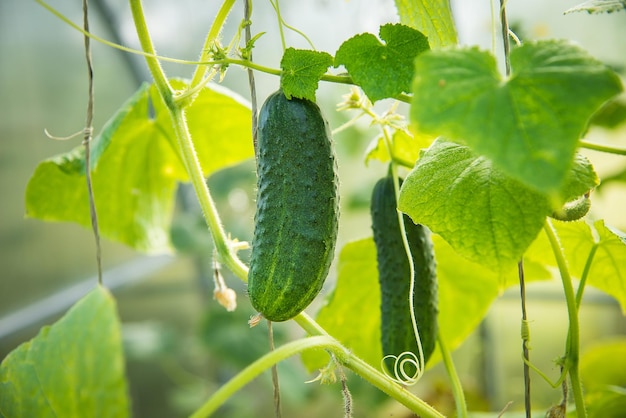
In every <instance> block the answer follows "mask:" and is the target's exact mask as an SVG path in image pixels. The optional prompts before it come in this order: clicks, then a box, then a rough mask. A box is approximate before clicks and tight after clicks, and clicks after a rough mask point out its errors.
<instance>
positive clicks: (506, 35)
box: [500, 0, 511, 76]
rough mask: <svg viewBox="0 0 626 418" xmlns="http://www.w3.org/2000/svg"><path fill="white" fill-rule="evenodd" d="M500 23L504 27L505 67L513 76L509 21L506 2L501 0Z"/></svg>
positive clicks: (507, 72)
mask: <svg viewBox="0 0 626 418" xmlns="http://www.w3.org/2000/svg"><path fill="white" fill-rule="evenodd" d="M500 21H501V25H502V42H503V43H504V66H505V70H506V75H507V76H508V75H509V74H511V57H510V55H511V44H510V42H509V21H508V19H507V17H506V0H500Z"/></svg>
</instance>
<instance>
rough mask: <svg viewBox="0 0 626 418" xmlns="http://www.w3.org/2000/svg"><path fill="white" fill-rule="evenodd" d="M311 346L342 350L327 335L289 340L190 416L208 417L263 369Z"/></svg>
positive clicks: (228, 383)
mask: <svg viewBox="0 0 626 418" xmlns="http://www.w3.org/2000/svg"><path fill="white" fill-rule="evenodd" d="M311 348H320V349H323V348H326V349H329V350H333V351H337V350H343V348H342V347H341V346H339V345H338V343H337V342H336V341H335V340H333V339H332V338H330V337H327V336H317V337H308V338H303V339H300V340H295V341H292V342H289V343H287V344H285V345H283V346H281V347H279V348H277V349H276V350H274V351H270V352H269V353H267V354H265V355H264V356H263V357H261V358H260V359H258V360H256V361H255V362H254V363H252V364H250V365H249V366H248V367H246V368H245V369H243V370H242V371H241V372H239V373H238V374H237V375H236V376H235V377H233V378H232V379H231V380H229V381H228V382H227V383H226V384H224V385H222V386H221V387H220V388H219V389H218V390H217V391H216V392H215V393H214V394H213V395H212V396H211V397H210V398H209V399H208V400H207V401H206V402H205V403H204V404H203V405H202V406H201V407H200V408H198V409H197V410H196V411H195V412H194V413H193V414H191V415H190V418H201V417H208V416H209V415H211V413H213V412H215V411H216V410H217V408H219V407H220V406H221V405H223V404H224V402H226V401H227V400H228V398H230V397H231V396H232V395H233V394H234V393H235V392H237V391H238V390H239V389H241V388H242V387H243V386H245V385H246V384H248V383H249V382H251V381H252V380H253V379H254V378H256V377H257V376H259V375H260V374H261V373H263V372H264V371H265V370H267V369H269V368H270V367H272V366H273V365H275V364H277V363H278V362H280V361H282V360H285V359H287V358H289V357H291V356H293V355H295V354H298V353H301V352H303V351H305V350H308V349H311Z"/></svg>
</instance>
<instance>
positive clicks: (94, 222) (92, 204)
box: [83, 0, 102, 285]
mask: <svg viewBox="0 0 626 418" xmlns="http://www.w3.org/2000/svg"><path fill="white" fill-rule="evenodd" d="M83 27H84V29H85V32H89V5H88V1H87V0H83ZM84 38H85V60H86V61H87V82H88V93H87V117H86V120H85V136H84V138H83V144H84V145H85V179H86V182H87V194H88V196H89V216H90V218H91V229H92V231H93V237H94V240H95V245H96V268H97V271H98V284H99V285H102V247H101V244H100V228H99V227H98V212H97V211H96V199H95V196H94V191H93V184H92V181H91V140H92V135H93V107H94V87H93V65H92V60H91V42H90V40H89V37H88V36H85V37H84Z"/></svg>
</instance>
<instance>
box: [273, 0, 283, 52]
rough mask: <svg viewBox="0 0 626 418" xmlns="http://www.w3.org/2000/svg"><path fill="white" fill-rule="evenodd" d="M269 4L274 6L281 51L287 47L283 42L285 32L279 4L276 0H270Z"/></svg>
mask: <svg viewBox="0 0 626 418" xmlns="http://www.w3.org/2000/svg"><path fill="white" fill-rule="evenodd" d="M270 3H271V5H272V6H273V7H274V10H275V11H276V17H277V18H278V31H279V32H280V42H281V45H282V46H283V51H284V50H285V49H287V44H286V43H285V33H284V31H283V24H284V21H283V17H282V16H281V15H280V6H279V5H278V0H270Z"/></svg>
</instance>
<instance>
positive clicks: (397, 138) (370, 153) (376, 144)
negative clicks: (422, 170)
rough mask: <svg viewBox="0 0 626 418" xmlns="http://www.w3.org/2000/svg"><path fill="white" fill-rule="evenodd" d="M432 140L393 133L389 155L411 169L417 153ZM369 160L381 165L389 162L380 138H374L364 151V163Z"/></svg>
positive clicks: (386, 151) (401, 132)
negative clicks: (378, 162)
mask: <svg viewBox="0 0 626 418" xmlns="http://www.w3.org/2000/svg"><path fill="white" fill-rule="evenodd" d="M430 141H432V138H425V137H422V136H419V135H410V134H408V133H407V132H404V131H401V130H398V131H395V132H394V134H393V137H392V142H391V154H392V155H393V159H394V161H396V162H399V163H400V164H402V165H404V166H406V167H412V166H413V164H415V161H416V160H417V158H418V156H419V151H420V150H421V149H423V148H426V147H428V146H429V145H430ZM370 160H378V161H381V162H383V163H385V162H388V161H389V152H388V150H387V145H386V144H385V139H384V137H382V136H379V137H377V138H375V139H374V140H373V141H372V142H371V143H370V145H369V147H368V148H367V150H366V151H365V163H366V164H367V163H368V162H369V161H370Z"/></svg>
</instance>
